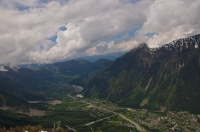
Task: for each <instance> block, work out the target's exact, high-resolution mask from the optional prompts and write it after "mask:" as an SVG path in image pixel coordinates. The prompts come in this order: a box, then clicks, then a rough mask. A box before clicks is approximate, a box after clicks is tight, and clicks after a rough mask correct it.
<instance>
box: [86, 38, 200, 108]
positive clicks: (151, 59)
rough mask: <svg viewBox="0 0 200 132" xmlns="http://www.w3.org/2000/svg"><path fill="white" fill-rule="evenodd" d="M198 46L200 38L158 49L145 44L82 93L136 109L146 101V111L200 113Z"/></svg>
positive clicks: (110, 67) (102, 74)
mask: <svg viewBox="0 0 200 132" xmlns="http://www.w3.org/2000/svg"><path fill="white" fill-rule="evenodd" d="M199 42H200V35H199V34H198V35H194V36H190V37H188V38H182V39H178V40H176V41H172V42H171V43H169V44H166V45H164V46H161V47H159V48H156V49H151V48H149V47H148V46H147V44H144V43H143V44H141V45H139V46H138V47H136V48H134V49H133V50H131V51H130V52H128V53H127V54H125V55H123V56H121V57H119V58H117V59H116V60H115V61H114V62H113V63H111V64H110V65H109V66H108V67H106V68H104V69H103V70H101V71H100V72H99V73H97V75H96V76H95V77H94V78H93V79H92V80H91V81H90V82H89V84H88V86H87V87H86V89H85V90H84V91H83V93H84V95H85V96H86V97H94V98H103V99H108V100H110V101H113V102H116V103H118V104H120V105H124V106H131V107H136V108H140V107H141V106H140V104H141V102H142V101H143V100H144V99H147V100H148V103H146V104H145V105H143V106H144V107H146V108H152V109H159V108H161V107H166V108H167V109H170V110H188V111H190V112H200V110H197V108H200V105H199V104H198V103H197V102H198V101H200V99H199V98H198V96H196V94H197V95H200V91H199V88H198V87H200V83H199V82H200V78H199V75H200V61H199V60H200V49H199V46H200V43H199ZM188 71H190V72H188ZM190 73H192V75H190ZM187 76H188V77H192V79H188V80H187V79H186V78H187ZM193 80H195V81H193ZM190 87H192V88H191V89H193V90H195V91H196V92H197V93H196V94H195V96H194V93H193V91H192V90H190ZM183 95H184V96H185V97H183ZM181 99H182V101H185V104H183V103H180V102H182V101H181ZM178 103H180V105H179V104H178ZM191 103H193V104H194V105H190V104H191ZM184 105H185V106H184Z"/></svg>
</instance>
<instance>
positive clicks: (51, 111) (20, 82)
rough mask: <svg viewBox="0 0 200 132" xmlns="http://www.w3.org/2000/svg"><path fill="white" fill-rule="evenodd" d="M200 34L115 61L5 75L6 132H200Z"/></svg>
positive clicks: (0, 105) (0, 82)
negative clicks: (43, 131)
mask: <svg viewBox="0 0 200 132" xmlns="http://www.w3.org/2000/svg"><path fill="white" fill-rule="evenodd" d="M199 42H200V35H195V36H191V37H188V38H183V39H179V40H176V41H173V42H171V43H169V44H166V45H164V46H162V47H160V48H156V49H152V48H149V47H148V45H147V44H145V43H142V44H140V45H138V46H137V47H135V48H134V49H133V50H131V51H129V52H128V53H126V54H124V55H123V56H121V57H119V58H117V59H116V60H114V61H110V60H106V59H100V60H97V61H95V62H89V61H86V60H83V59H80V58H79V59H74V60H71V61H65V62H57V63H53V64H47V65H41V66H37V67H31V68H26V67H25V68H24V67H21V68H18V69H12V68H11V67H9V66H1V69H0V109H1V110H0V132H7V131H16V132H17V131H19V132H21V131H24V130H27V131H30V132H38V131H41V130H47V131H48V132H50V131H52V132H58V131H60V132H70V131H71V132H90V131H91V132H107V131H108V132H110V131H114V132H126V131H127V132H132V131H134V132H138V131H139V132H163V131H165V132H173V131H180V132H181V131H187V132H190V131H191V132H192V131H200V115H199V114H200V109H199V108H200V104H199V101H200V98H199V97H200V96H199V95H200V90H199V87H200V77H199V75H200V49H199V48H198V47H200V43H199Z"/></svg>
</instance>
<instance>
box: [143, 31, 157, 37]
mask: <svg viewBox="0 0 200 132" xmlns="http://www.w3.org/2000/svg"><path fill="white" fill-rule="evenodd" d="M154 35H158V33H156V32H150V33H147V34H145V36H148V37H150V38H152V37H153V36H154Z"/></svg>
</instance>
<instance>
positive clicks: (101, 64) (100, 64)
mask: <svg viewBox="0 0 200 132" xmlns="http://www.w3.org/2000/svg"><path fill="white" fill-rule="evenodd" d="M111 62H112V61H111V60H107V59H98V60H97V61H95V62H94V63H93V64H95V65H96V66H98V67H99V68H104V67H105V66H107V65H108V64H110V63H111Z"/></svg>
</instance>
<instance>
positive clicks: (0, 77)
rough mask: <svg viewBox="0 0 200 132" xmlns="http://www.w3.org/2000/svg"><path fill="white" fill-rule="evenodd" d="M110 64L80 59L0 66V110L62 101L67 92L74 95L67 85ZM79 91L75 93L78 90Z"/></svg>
mask: <svg viewBox="0 0 200 132" xmlns="http://www.w3.org/2000/svg"><path fill="white" fill-rule="evenodd" d="M110 62H111V61H109V60H105V59H101V60H98V61H96V62H94V63H92V62H88V61H85V60H82V59H76V60H71V61H66V62H60V63H54V64H49V65H45V66H40V67H37V68H31V67H29V68H23V67H21V68H18V69H11V68H10V67H9V66H0V107H1V106H3V103H4V102H6V106H9V107H16V106H20V105H19V104H21V105H22V106H27V107H29V106H30V104H29V103H28V102H27V100H29V101H30V100H36V101H38V100H46V99H48V98H54V99H58V98H62V97H63V96H65V95H66V94H67V93H72V92H75V93H76V92H77V88H76V87H75V86H70V85H69V84H68V82H69V81H70V80H72V79H74V78H77V77H79V76H80V75H84V76H85V75H86V74H88V73H89V72H91V71H96V70H99V69H101V67H104V66H105V65H108V64H109V63H110ZM78 91H79V90H78Z"/></svg>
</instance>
